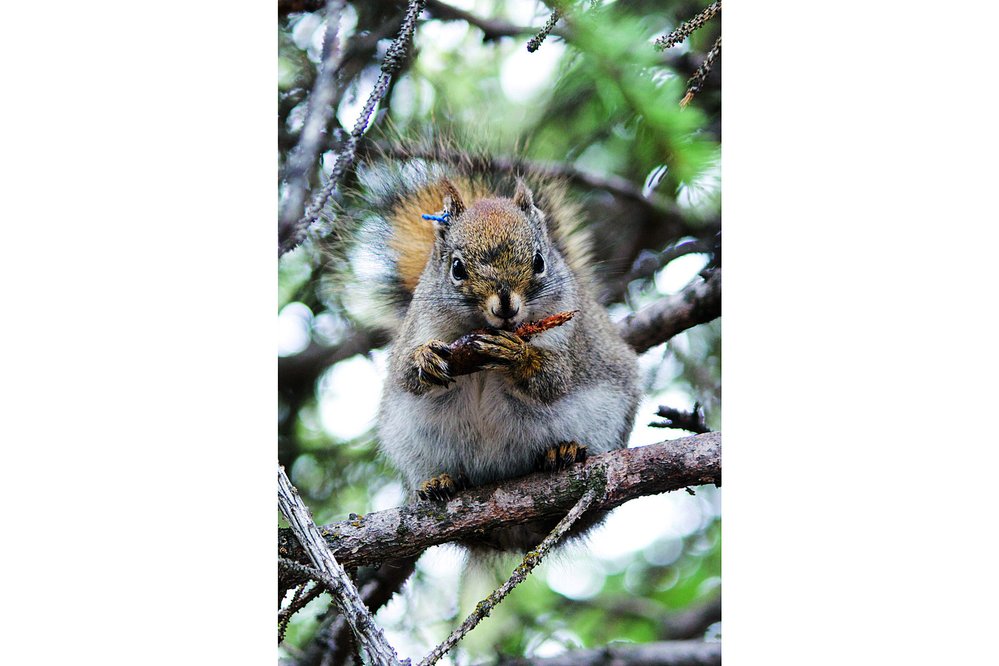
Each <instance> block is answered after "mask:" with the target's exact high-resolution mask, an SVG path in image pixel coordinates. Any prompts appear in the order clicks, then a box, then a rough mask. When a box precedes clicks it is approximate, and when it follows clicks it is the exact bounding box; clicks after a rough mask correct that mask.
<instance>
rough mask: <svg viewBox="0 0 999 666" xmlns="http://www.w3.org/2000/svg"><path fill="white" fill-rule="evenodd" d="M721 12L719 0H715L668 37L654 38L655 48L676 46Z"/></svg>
mask: <svg viewBox="0 0 999 666" xmlns="http://www.w3.org/2000/svg"><path fill="white" fill-rule="evenodd" d="M720 11H721V0H715V2H712V3H711V4H710V5H708V6H707V8H706V9H704V10H703V11H702V12H701V13H699V14H698V15H697V16H695V17H694V18H692V19H690V20H688V21H684V22H683V23H681V24H680V25H679V26H677V28H676V30H674V31H673V32H671V33H669V34H668V35H663V36H661V37H658V38H656V44H655V45H656V48H657V49H659V50H663V49H668V48H670V47H672V46H676V45H677V44H679V43H680V42H682V41H683V40H685V39H687V37H689V36H690V35H691V34H693V33H694V32H695V31H696V30H698V29H699V28H700V27H701V26H703V25H704V24H705V23H707V22H708V21H710V20H711V19H712V18H714V16H715V14H717V13H718V12H720Z"/></svg>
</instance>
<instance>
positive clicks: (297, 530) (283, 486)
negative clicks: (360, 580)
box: [278, 465, 400, 665]
mask: <svg viewBox="0 0 999 666" xmlns="http://www.w3.org/2000/svg"><path fill="white" fill-rule="evenodd" d="M278 506H279V507H280V509H281V513H282V514H283V515H284V517H285V519H286V520H287V521H288V524H289V525H290V527H291V531H292V532H293V533H294V535H295V538H296V539H297V540H298V543H299V544H301V546H302V548H304V549H305V552H306V554H307V556H308V558H309V560H310V561H311V562H312V564H313V566H314V567H315V568H314V569H311V568H309V567H304V565H300V564H296V563H295V562H283V565H284V566H285V567H286V568H290V569H292V570H295V569H301V570H300V571H298V573H301V574H304V575H307V576H308V577H309V578H312V579H314V580H317V581H319V582H321V583H323V585H325V586H326V587H327V588H328V589H329V591H330V593H331V594H332V595H333V602H334V603H335V604H336V606H337V608H338V609H339V611H340V613H341V614H342V615H343V616H344V617H345V618H346V619H347V622H348V623H349V624H350V626H351V629H353V630H354V635H355V637H356V638H357V643H358V645H360V646H361V649H362V650H364V652H365V653H366V654H367V655H368V657H369V659H370V660H371V663H374V664H379V665H382V664H399V663H400V661H399V657H398V656H397V655H396V652H395V650H394V649H393V648H392V646H391V645H389V643H388V641H387V640H386V639H385V634H384V633H382V630H381V629H380V628H379V627H378V625H376V624H375V621H374V618H372V617H371V612H370V611H369V610H368V608H367V606H365V605H364V601H363V600H362V599H361V596H360V594H359V593H358V591H357V588H356V587H354V584H353V583H352V582H351V581H350V578H348V577H347V572H346V571H344V569H343V567H342V566H340V563H339V562H337V561H336V558H335V557H333V553H331V552H330V549H329V546H328V545H327V544H326V541H324V539H323V535H322V534H321V533H320V531H319V528H318V527H316V524H315V523H314V522H313V521H312V514H311V513H310V512H309V509H308V508H307V507H306V506H305V504H304V503H303V502H302V499H301V498H300V497H299V496H298V490H297V489H296V488H295V487H294V486H293V485H292V484H291V480H289V479H288V475H287V474H285V471H284V468H283V467H281V466H280V465H279V466H278Z"/></svg>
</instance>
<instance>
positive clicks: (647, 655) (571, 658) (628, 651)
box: [502, 641, 721, 666]
mask: <svg viewBox="0 0 999 666" xmlns="http://www.w3.org/2000/svg"><path fill="white" fill-rule="evenodd" d="M502 663H503V666H607V665H609V664H613V665H614V666H713V665H714V664H721V643H702V642H701V641H661V642H659V643H641V644H635V643H611V644H610V645H606V646H604V647H602V648H596V649H593V650H571V651H569V652H566V653H565V654H560V655H559V656H557V657H548V658H546V659H512V660H509V661H504V662H502Z"/></svg>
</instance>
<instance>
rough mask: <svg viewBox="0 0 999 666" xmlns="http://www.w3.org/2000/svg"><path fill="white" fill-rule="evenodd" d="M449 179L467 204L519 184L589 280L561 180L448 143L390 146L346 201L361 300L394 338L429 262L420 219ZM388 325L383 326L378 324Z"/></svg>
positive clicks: (576, 210)
mask: <svg viewBox="0 0 999 666" xmlns="http://www.w3.org/2000/svg"><path fill="white" fill-rule="evenodd" d="M445 178H446V179H448V180H450V181H451V183H452V184H453V185H454V186H455V187H456V188H457V190H458V193H459V194H460V195H461V198H462V199H463V200H464V201H465V202H466V203H471V202H474V201H476V200H477V199H481V198H486V197H511V196H513V193H514V190H515V187H516V183H517V179H518V178H520V179H523V180H524V181H525V182H526V184H527V185H528V187H530V188H531V190H532V191H533V194H534V201H535V203H536V205H537V206H538V207H539V208H541V210H543V211H544V212H545V216H546V220H547V223H548V225H549V233H550V234H551V236H552V240H553V241H554V242H555V243H556V244H557V246H558V248H559V250H560V251H561V253H562V256H563V257H564V258H565V259H566V261H567V262H568V263H569V265H570V267H571V268H572V269H573V271H574V273H575V274H576V276H577V277H580V278H582V279H590V277H591V275H590V264H591V262H590V259H589V238H588V234H586V232H585V230H584V229H583V227H582V224H581V221H582V220H583V214H582V209H581V208H580V207H579V206H577V205H576V204H575V203H574V202H573V201H572V200H571V199H570V197H569V193H568V185H567V183H566V182H565V181H564V179H561V178H556V177H553V176H551V175H550V174H547V173H544V172H543V171H542V170H540V169H538V168H536V167H532V166H530V165H527V164H525V163H523V162H521V161H519V160H516V159H510V158H495V157H492V156H490V155H489V154H488V153H487V152H486V151H481V152H478V153H470V152H464V151H462V150H460V149H458V148H457V147H456V146H455V145H454V143H453V142H451V141H447V140H436V141H432V140H424V141H420V142H405V141H394V142H392V144H391V146H390V147H389V148H385V149H382V150H380V151H379V152H378V153H377V154H376V155H374V156H373V157H372V159H370V160H368V161H367V162H366V163H365V164H364V165H363V166H361V167H360V168H359V169H358V182H359V184H358V187H357V189H356V190H355V191H353V192H351V193H350V196H349V197H348V199H347V201H345V210H344V211H341V214H344V213H347V214H349V216H350V217H351V218H353V219H354V220H355V224H354V227H355V229H357V243H356V244H355V251H354V253H353V256H352V257H351V259H352V261H351V263H352V265H353V268H354V272H355V275H356V277H357V278H358V282H359V283H360V284H361V285H362V286H363V287H364V290H365V291H367V292H368V293H367V294H366V295H365V298H366V300H369V301H372V302H375V303H379V304H384V305H387V306H388V307H381V308H379V309H378V311H377V312H375V311H371V310H370V309H369V313H370V314H371V315H372V316H374V317H376V318H377V319H381V320H382V321H381V322H380V323H382V324H383V325H384V326H385V327H386V328H388V329H390V330H394V329H395V328H396V324H397V323H398V321H399V320H401V318H402V317H403V316H404V315H405V311H406V308H407V307H408V306H409V302H410V300H411V299H412V294H413V290H414V289H416V285H417V283H418V282H419V280H420V275H421V274H422V273H423V269H424V267H425V266H426V263H427V260H428V259H429V258H430V254H431V251H432V249H433V244H434V226H433V223H432V222H429V221H427V220H425V219H423V215H424V214H432V213H436V212H438V211H440V210H441V207H442V202H443V200H444V190H443V185H442V181H443V180H444V179H445ZM386 317H387V318H388V320H389V321H384V319H385V318H386Z"/></svg>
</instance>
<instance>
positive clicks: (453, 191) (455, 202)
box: [441, 178, 465, 221]
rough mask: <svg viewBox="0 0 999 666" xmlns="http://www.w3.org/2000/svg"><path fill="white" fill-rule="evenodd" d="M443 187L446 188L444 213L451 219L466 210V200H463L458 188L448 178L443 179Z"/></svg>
mask: <svg viewBox="0 0 999 666" xmlns="http://www.w3.org/2000/svg"><path fill="white" fill-rule="evenodd" d="M441 189H443V190H444V213H445V214H446V216H447V217H448V218H449V221H450V220H454V218H456V217H458V216H459V215H461V214H462V213H464V212H465V202H464V201H462V200H461V195H460V194H459V193H458V188H457V187H455V186H454V183H452V182H451V181H450V180H448V179H447V178H444V179H442V180H441Z"/></svg>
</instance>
